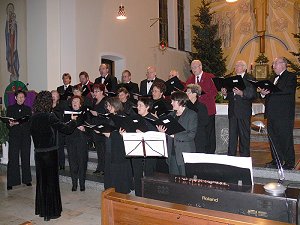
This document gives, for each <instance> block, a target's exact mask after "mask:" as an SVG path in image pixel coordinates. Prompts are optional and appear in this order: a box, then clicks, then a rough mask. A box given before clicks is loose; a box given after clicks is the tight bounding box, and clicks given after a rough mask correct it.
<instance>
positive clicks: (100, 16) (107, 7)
mask: <svg viewBox="0 0 300 225" xmlns="http://www.w3.org/2000/svg"><path fill="white" fill-rule="evenodd" d="M3 2H9V1H4V0H1V1H0V4H1V6H2V5H5V4H4V3H3ZM12 2H14V1H12ZM15 2H17V5H22V4H23V6H24V7H23V14H24V16H23V19H22V20H21V18H22V17H21V16H20V17H21V18H19V15H18V14H17V19H18V21H20V20H21V21H22V22H21V23H23V29H24V30H25V33H26V35H23V37H22V41H23V44H20V45H19V48H22V53H21V54H23V55H24V56H27V57H24V58H25V59H26V58H27V64H26V67H24V68H22V71H25V73H24V74H26V72H27V76H26V79H24V82H28V83H29V84H30V86H29V87H30V89H35V90H36V91H40V90H44V89H48V90H52V89H55V88H56V87H57V86H58V85H60V84H61V83H62V81H61V75H62V74H63V73H64V72H69V73H70V74H71V75H72V84H76V83H78V74H79V72H81V71H83V70H85V71H87V72H88V73H89V74H90V79H91V80H92V81H94V79H95V78H96V77H98V76H99V71H98V67H99V64H100V61H101V57H106V58H107V57H108V58H109V57H110V58H113V59H115V60H117V61H116V68H115V71H116V76H117V77H118V78H120V75H121V72H122V70H123V69H129V70H130V71H131V72H132V75H133V80H134V81H136V82H138V83H139V82H140V80H142V79H144V78H145V73H146V68H147V67H148V66H149V65H155V66H156V67H157V74H158V76H159V77H161V78H163V79H166V78H167V76H168V73H169V71H170V70H171V69H177V70H179V71H180V73H183V71H184V70H185V67H184V61H185V60H186V57H185V56H186V54H185V53H184V52H178V51H176V50H174V49H171V48H170V49H167V50H166V51H164V52H162V51H160V50H159V48H158V43H159V35H158V27H159V26H158V25H159V24H158V23H156V24H155V25H154V26H152V27H150V25H151V23H152V22H151V21H150V19H151V18H157V17H158V0H143V1H139V0H126V1H122V3H123V4H124V6H125V10H126V13H127V17H128V19H127V20H124V21H119V20H117V19H116V15H117V11H118V7H119V4H120V3H121V1H111V0H85V1H83V0H19V1H15ZM4 8H6V7H4ZM1 10H2V11H3V7H1ZM1 16H2V17H1V24H3V13H2V14H1ZM26 26H27V30H26ZM0 30H1V29H0ZM1 32H3V29H2V30H1ZM0 34H1V33H0ZM3 37H4V34H3V35H1V37H0V40H1V46H3V44H2V43H5V42H3V41H2V40H3ZM174 43H175V42H174ZM21 45H22V47H21ZM26 48H27V51H26ZM0 50H1V52H2V54H1V57H2V58H1V74H5V73H3V72H2V71H3V70H4V69H3V68H4V67H3V66H2V65H4V63H3V55H4V56H5V54H3V51H4V49H2V47H1V49H0ZM112 56H115V57H112ZM4 59H5V58H4ZM20 62H22V63H23V62H24V61H21V60H20ZM22 63H21V66H22V65H24V64H22ZM22 74H23V73H22ZM1 79H2V76H1ZM1 85H2V82H1Z"/></svg>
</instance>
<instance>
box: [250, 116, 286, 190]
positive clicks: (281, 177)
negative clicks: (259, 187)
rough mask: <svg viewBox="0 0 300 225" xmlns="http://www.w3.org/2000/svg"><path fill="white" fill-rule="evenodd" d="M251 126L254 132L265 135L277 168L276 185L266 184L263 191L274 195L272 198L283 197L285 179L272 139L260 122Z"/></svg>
mask: <svg viewBox="0 0 300 225" xmlns="http://www.w3.org/2000/svg"><path fill="white" fill-rule="evenodd" d="M252 125H254V130H256V131H258V132H259V133H262V134H264V133H265V134H267V136H268V139H269V142H270V144H271V151H272V154H273V156H274V158H275V162H276V165H277V168H278V171H277V173H278V178H279V179H278V182H277V183H275V182H271V183H268V184H266V185H264V189H265V191H266V192H267V193H269V194H271V195H274V196H279V195H283V194H284V193H285V190H286V187H285V186H283V181H284V179H285V177H284V173H283V168H282V164H281V162H280V159H279V156H278V153H277V150H276V148H275V145H274V142H273V140H272V138H271V137H270V135H269V133H268V132H267V130H266V129H265V128H266V126H265V124H264V123H263V122H262V121H254V122H252ZM257 128H258V130H257Z"/></svg>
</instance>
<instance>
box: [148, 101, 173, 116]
mask: <svg viewBox="0 0 300 225" xmlns="http://www.w3.org/2000/svg"><path fill="white" fill-rule="evenodd" d="M167 104H168V103H167V102H165V101H164V100H158V101H155V102H154V103H153V105H152V113H154V114H155V113H156V115H157V116H158V117H160V116H164V115H168V114H169V113H170V112H171V111H173V110H171V109H169V108H168V106H167Z"/></svg>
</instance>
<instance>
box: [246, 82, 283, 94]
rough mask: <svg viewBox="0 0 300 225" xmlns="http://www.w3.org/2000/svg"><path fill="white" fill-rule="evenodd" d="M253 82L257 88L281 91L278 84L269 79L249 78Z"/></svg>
mask: <svg viewBox="0 0 300 225" xmlns="http://www.w3.org/2000/svg"><path fill="white" fill-rule="evenodd" d="M248 81H249V82H250V83H251V84H253V85H254V86H255V87H256V88H261V89H267V90H269V91H270V92H279V91H281V90H280V89H279V88H278V87H277V86H276V85H274V84H273V83H272V82H271V81H269V80H259V81H256V80H248Z"/></svg>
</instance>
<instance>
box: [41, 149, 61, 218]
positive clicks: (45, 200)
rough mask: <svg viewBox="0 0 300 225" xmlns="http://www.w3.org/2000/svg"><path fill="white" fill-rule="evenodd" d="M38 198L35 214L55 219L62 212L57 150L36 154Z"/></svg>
mask: <svg viewBox="0 0 300 225" xmlns="http://www.w3.org/2000/svg"><path fill="white" fill-rule="evenodd" d="M35 166H36V197H35V214H36V215H39V216H41V217H45V218H49V219H54V218H58V217H60V215H61V212H62V205H61V197H60V189H59V176H58V153H57V150H53V151H49V152H36V153H35Z"/></svg>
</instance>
